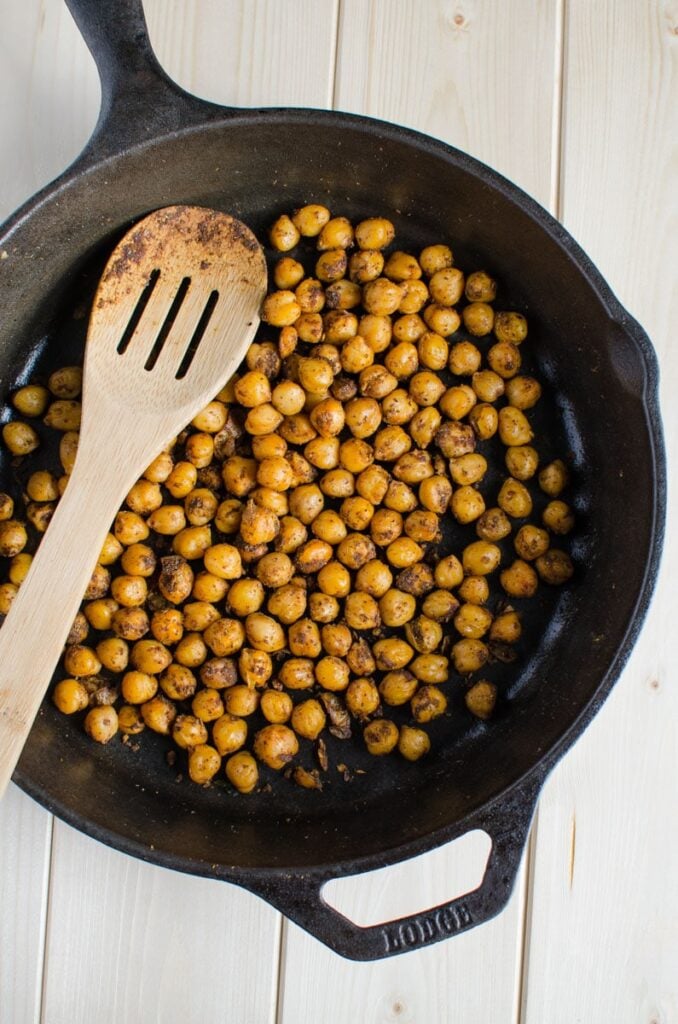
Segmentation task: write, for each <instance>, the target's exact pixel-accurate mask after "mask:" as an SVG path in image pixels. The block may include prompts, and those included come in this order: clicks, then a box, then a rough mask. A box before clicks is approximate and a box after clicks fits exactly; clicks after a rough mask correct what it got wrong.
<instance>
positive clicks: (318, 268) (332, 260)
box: [300, 249, 348, 305]
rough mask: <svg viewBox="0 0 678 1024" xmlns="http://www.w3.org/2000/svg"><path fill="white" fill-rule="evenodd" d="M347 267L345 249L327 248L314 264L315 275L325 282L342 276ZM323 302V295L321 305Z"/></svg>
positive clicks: (336, 279) (329, 282)
mask: <svg viewBox="0 0 678 1024" xmlns="http://www.w3.org/2000/svg"><path fill="white" fill-rule="evenodd" d="M347 269H348V259H347V257H346V250H345V249H327V250H326V251H325V252H323V253H322V254H321V255H320V256H319V257H318V259H317V260H316V264H315V273H316V277H317V278H318V280H320V281H324V282H326V283H327V284H331V283H332V282H333V281H338V280H339V279H340V278H342V277H344V276H345V274H346V270H347ZM300 287H301V286H300ZM324 302H325V297H324V295H323V305H324Z"/></svg>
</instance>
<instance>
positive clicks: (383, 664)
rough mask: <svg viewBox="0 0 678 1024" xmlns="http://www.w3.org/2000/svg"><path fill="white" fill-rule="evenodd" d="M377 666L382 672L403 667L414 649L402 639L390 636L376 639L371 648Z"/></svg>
mask: <svg viewBox="0 0 678 1024" xmlns="http://www.w3.org/2000/svg"><path fill="white" fill-rule="evenodd" d="M372 653H373V654H374V659H375V661H376V663H377V668H379V669H381V670H382V671H384V672H389V671H391V670H392V669H398V668H404V667H405V666H406V665H407V664H408V663H409V662H410V661H411V660H412V657H413V655H414V649H413V648H412V647H410V645H409V644H408V643H406V642H405V641H404V640H399V639H397V638H396V637H391V638H390V639H388V640H377V642H376V644H374V646H373V648H372Z"/></svg>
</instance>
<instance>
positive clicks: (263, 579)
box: [229, 551, 294, 614]
mask: <svg viewBox="0 0 678 1024" xmlns="http://www.w3.org/2000/svg"><path fill="white" fill-rule="evenodd" d="M256 574H257V579H258V580H259V582H260V583H263V585H264V586H265V587H272V588H275V587H283V586H285V584H286V583H289V581H290V580H291V579H292V576H293V575H294V566H293V565H292V560H291V559H290V558H289V556H288V555H286V554H284V553H283V552H281V551H273V552H271V553H270V554H268V555H264V557H263V558H260V559H259V561H258V563H257V567H256ZM243 582H244V581H243ZM250 582H252V581H250ZM234 586H235V584H234ZM231 593H232V590H231ZM229 597H230V594H229ZM262 600H263V593H262ZM258 607H260V606H258ZM258 607H257V608H256V609H250V610H252V611H257V610H258ZM237 614H242V613H241V612H237ZM245 614H249V612H248V613H245Z"/></svg>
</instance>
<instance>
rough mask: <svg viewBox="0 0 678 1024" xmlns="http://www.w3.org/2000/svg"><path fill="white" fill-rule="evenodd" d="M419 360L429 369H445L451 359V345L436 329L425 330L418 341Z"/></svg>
mask: <svg viewBox="0 0 678 1024" xmlns="http://www.w3.org/2000/svg"><path fill="white" fill-rule="evenodd" d="M417 354H418V356H419V362H420V363H421V365H422V366H424V367H426V369H428V370H444V369H445V367H446V366H447V362H448V359H449V345H448V344H447V342H446V341H445V339H444V338H441V336H440V335H439V334H436V333H435V332H434V331H425V333H423V334H422V335H420V337H419V339H418V341H417Z"/></svg>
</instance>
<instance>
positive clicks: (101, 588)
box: [0, 529, 111, 601]
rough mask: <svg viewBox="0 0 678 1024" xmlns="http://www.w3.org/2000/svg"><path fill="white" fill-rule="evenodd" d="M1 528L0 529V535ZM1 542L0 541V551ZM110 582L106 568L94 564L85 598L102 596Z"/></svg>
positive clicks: (93, 598)
mask: <svg viewBox="0 0 678 1024" xmlns="http://www.w3.org/2000/svg"><path fill="white" fill-rule="evenodd" d="M1 535H2V530H1V529H0V537H1ZM1 549H2V544H1V541H0V551H1ZM110 584H111V574H110V572H109V571H108V569H105V568H104V567H103V565H95V567H94V572H93V573H92V576H91V578H90V581H89V583H88V584H87V590H86V591H85V595H84V596H85V600H86V601H94V600H95V599H96V598H98V597H104V595H105V594H107V593H108V588H109V586H110Z"/></svg>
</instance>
